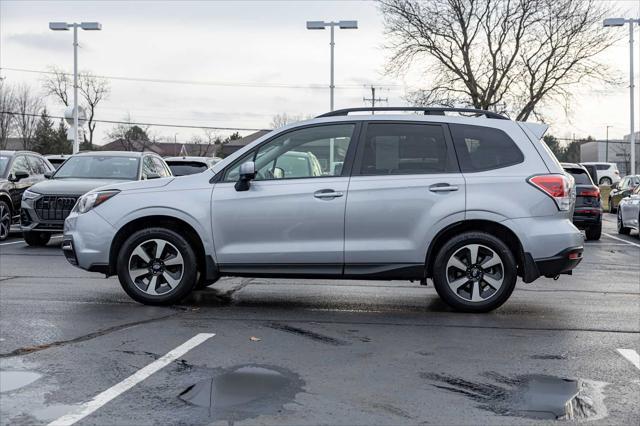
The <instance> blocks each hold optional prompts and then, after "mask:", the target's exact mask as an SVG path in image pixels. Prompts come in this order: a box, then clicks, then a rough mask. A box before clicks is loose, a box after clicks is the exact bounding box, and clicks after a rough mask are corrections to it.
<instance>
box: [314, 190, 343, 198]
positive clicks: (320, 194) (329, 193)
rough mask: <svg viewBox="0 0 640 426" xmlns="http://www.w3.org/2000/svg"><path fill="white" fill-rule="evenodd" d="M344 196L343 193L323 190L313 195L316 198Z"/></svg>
mask: <svg viewBox="0 0 640 426" xmlns="http://www.w3.org/2000/svg"><path fill="white" fill-rule="evenodd" d="M343 195H344V194H343V193H342V192H339V191H334V190H333V189H321V190H319V191H316V192H314V193H313V196H314V197H316V198H337V197H342V196H343Z"/></svg>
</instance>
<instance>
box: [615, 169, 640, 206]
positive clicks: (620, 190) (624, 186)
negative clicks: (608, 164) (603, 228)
mask: <svg viewBox="0 0 640 426" xmlns="http://www.w3.org/2000/svg"><path fill="white" fill-rule="evenodd" d="M638 185H640V175H630V176H625V177H624V178H623V179H622V180H621V181H620V182H619V183H614V184H613V186H612V187H611V192H609V211H610V212H611V213H615V212H616V210H617V209H618V204H620V200H622V199H623V198H624V197H628V196H629V195H631V192H632V191H633V190H634V188H635V187H636V186H638Z"/></svg>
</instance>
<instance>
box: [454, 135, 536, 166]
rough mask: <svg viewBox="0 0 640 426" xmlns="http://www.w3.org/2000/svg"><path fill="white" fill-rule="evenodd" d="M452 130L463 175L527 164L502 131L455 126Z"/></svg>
mask: <svg viewBox="0 0 640 426" xmlns="http://www.w3.org/2000/svg"><path fill="white" fill-rule="evenodd" d="M450 128H451V134H452V135H453V143H454V144H455V147H456V153H457V154H458V160H459V162H460V167H461V168H462V172H466V173H471V172H481V171H485V170H493V169H499V168H503V167H508V166H513V165H515V164H518V163H521V162H523V161H524V155H522V152H521V151H520V149H519V148H518V146H517V145H516V144H515V142H513V140H512V139H511V138H510V137H509V136H508V135H507V134H506V133H505V132H503V131H502V130H499V129H494V128H492V127H484V126H471V125H466V124H451V125H450Z"/></svg>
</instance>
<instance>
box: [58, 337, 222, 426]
mask: <svg viewBox="0 0 640 426" xmlns="http://www.w3.org/2000/svg"><path fill="white" fill-rule="evenodd" d="M213 336H215V334H213V333H200V334H196V335H195V336H194V337H192V338H191V339H189V340H187V341H186V342H184V343H183V344H182V345H180V346H178V347H177V348H175V349H173V350H172V351H170V352H168V353H167V354H166V355H164V356H163V357H162V358H159V359H157V360H155V361H153V362H152V363H151V364H149V365H147V366H146V367H144V368H143V369H141V370H138V371H137V372H135V373H134V374H132V375H131V376H129V377H127V378H126V379H124V380H123V381H121V382H120V383H118V384H117V385H114V386H112V387H110V388H109V389H107V390H106V391H104V392H102V393H100V394H98V395H96V396H95V397H94V398H93V399H92V400H91V401H88V402H85V403H84V404H82V405H80V406H79V407H78V409H77V410H76V412H74V413H69V414H65V415H64V416H62V417H60V418H59V419H57V420H54V421H52V422H51V423H49V426H52V425H56V426H62V425H72V424H74V423H76V422H77V421H79V420H82V419H83V418H85V417H87V416H88V415H89V414H91V413H93V412H94V411H96V410H97V409H99V408H100V407H102V406H103V405H105V404H106V403H108V402H109V401H111V400H112V399H114V398H116V397H118V396H119V395H120V394H122V393H124V392H126V391H128V390H129V389H131V388H132V387H134V386H135V385H137V384H138V383H140V382H141V381H143V380H144V379H146V378H147V377H149V376H151V375H152V374H153V373H155V372H157V371H158V370H160V369H162V368H163V367H165V366H167V365H168V364H170V363H172V362H173V361H175V360H176V359H178V358H180V357H181V356H183V355H184V354H186V353H187V352H189V351H190V350H191V349H193V348H195V347H196V346H198V345H199V344H201V343H203V342H205V341H206V340H207V339H210V338H211V337H213Z"/></svg>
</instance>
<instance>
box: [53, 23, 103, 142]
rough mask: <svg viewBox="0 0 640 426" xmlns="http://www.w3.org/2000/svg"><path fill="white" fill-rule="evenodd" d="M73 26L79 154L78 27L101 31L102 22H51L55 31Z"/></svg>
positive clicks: (75, 138) (75, 127) (75, 125)
mask: <svg viewBox="0 0 640 426" xmlns="http://www.w3.org/2000/svg"><path fill="white" fill-rule="evenodd" d="M69 28H73V153H74V154H77V153H78V151H79V150H80V141H79V140H78V28H82V29H83V30H85V31H99V30H101V29H102V24H100V23H99V22H81V23H79V24H78V23H76V22H74V23H72V24H69V23H67V22H49V29H50V30H53V31H69Z"/></svg>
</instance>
